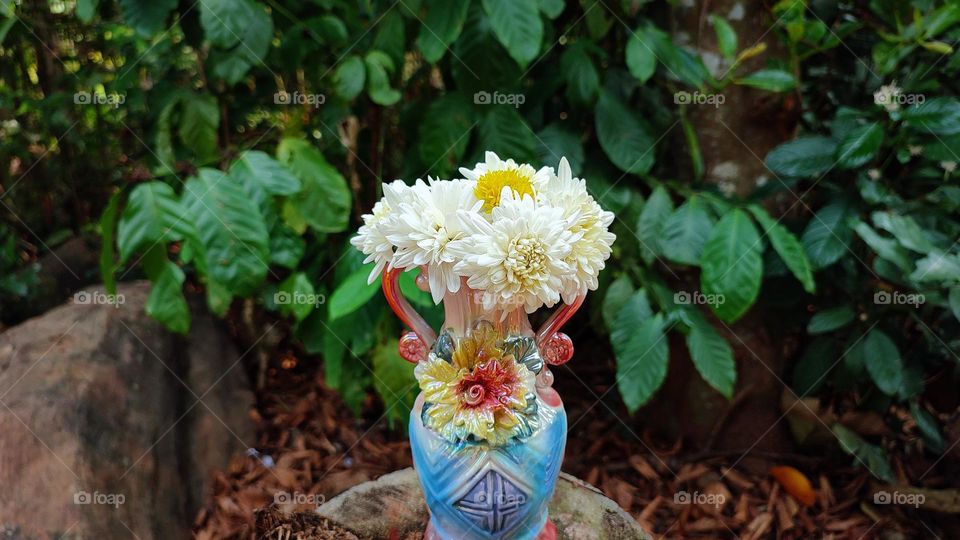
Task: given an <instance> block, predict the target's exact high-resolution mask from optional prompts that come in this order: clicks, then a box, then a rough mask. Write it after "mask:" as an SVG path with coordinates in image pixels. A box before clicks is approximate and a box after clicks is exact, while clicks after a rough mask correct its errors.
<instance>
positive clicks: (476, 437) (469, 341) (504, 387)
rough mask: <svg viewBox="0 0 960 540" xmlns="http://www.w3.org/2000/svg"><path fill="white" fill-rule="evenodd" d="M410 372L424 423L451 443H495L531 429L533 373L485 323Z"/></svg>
mask: <svg viewBox="0 0 960 540" xmlns="http://www.w3.org/2000/svg"><path fill="white" fill-rule="evenodd" d="M415 374H416V377H417V381H419V383H420V389H421V390H422V391H423V399H424V407H423V423H424V425H426V426H427V427H429V428H431V429H433V430H435V431H436V432H437V433H439V434H440V436H442V437H443V438H444V439H446V440H448V441H450V442H452V443H457V444H459V443H486V444H489V445H493V446H500V445H503V444H506V443H508V442H509V441H510V440H511V439H515V438H516V439H520V438H523V437H525V436H528V435H530V433H532V432H533V430H534V429H535V428H536V423H537V402H536V393H535V383H536V375H535V374H534V372H533V371H531V370H530V369H529V368H528V367H527V366H525V365H524V364H521V363H520V362H519V361H518V360H517V358H515V357H514V355H513V354H512V353H509V352H506V351H505V350H504V348H503V344H502V343H498V335H497V333H496V332H495V331H494V330H493V328H492V327H491V326H490V325H489V323H487V324H486V325H483V324H481V325H480V326H479V327H478V328H477V329H475V330H474V331H473V332H472V333H471V335H470V336H468V337H463V338H461V339H460V340H459V342H458V343H457V345H456V348H455V349H454V350H453V354H452V355H451V356H450V358H444V357H442V356H440V355H438V354H436V353H431V354H430V356H429V358H428V359H427V360H426V361H425V362H421V363H420V364H418V365H417V368H416V371H415Z"/></svg>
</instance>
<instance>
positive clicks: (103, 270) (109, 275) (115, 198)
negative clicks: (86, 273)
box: [99, 191, 123, 295]
mask: <svg viewBox="0 0 960 540" xmlns="http://www.w3.org/2000/svg"><path fill="white" fill-rule="evenodd" d="M122 194H123V192H121V191H118V192H116V193H114V194H113V195H112V196H111V197H110V201H109V202H108V203H107V207H106V208H105V209H104V211H103V214H101V215H100V223H99V225H100V239H101V247H100V279H101V280H103V287H104V289H106V291H107V294H113V295H115V294H117V279H116V276H115V275H114V271H115V270H116V263H114V262H113V259H114V253H115V248H114V240H115V238H116V232H117V216H118V214H119V209H120V198H121V196H122Z"/></svg>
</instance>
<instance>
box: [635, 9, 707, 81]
mask: <svg viewBox="0 0 960 540" xmlns="http://www.w3.org/2000/svg"><path fill="white" fill-rule="evenodd" d="M636 35H637V36H642V37H640V39H641V40H642V41H643V43H644V44H647V45H650V46H651V48H652V49H653V52H654V53H655V56H656V58H657V59H658V60H659V61H660V62H661V63H662V64H663V66H664V67H665V68H666V71H667V76H669V77H670V78H671V79H674V80H677V81H680V82H682V83H684V84H688V85H690V86H694V87H697V88H701V87H702V86H703V84H704V82H705V81H706V80H707V79H709V78H710V74H709V73H708V72H707V68H706V67H705V66H704V64H703V60H701V59H700V56H699V55H696V54H694V53H691V52H690V51H688V50H686V49H684V48H683V47H679V46H678V45H677V44H675V43H674V42H673V38H672V37H671V36H670V34H668V33H666V32H664V31H663V30H660V29H659V28H656V27H654V26H652V25H649V24H647V25H644V26H643V27H641V28H639V29H637V31H636ZM628 46H629V44H628ZM642 46H643V45H642V44H641V47H642Z"/></svg>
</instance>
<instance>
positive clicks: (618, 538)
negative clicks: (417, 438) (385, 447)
mask: <svg viewBox="0 0 960 540" xmlns="http://www.w3.org/2000/svg"><path fill="white" fill-rule="evenodd" d="M317 512H318V513H319V514H320V515H321V516H322V517H325V518H328V519H330V520H332V521H334V522H337V523H340V524H342V525H343V526H344V527H347V528H348V529H350V530H351V531H352V532H353V533H355V534H356V535H357V536H358V537H360V538H363V539H375V538H376V539H380V538H395V539H397V540H420V538H421V537H422V534H423V530H424V527H426V524H427V519H428V514H427V504H426V501H424V499H423V491H422V490H421V489H420V483H419V481H418V480H417V473H416V472H415V471H414V470H413V469H403V470H402V471H397V472H394V473H390V474H388V475H385V476H381V477H380V478H378V479H377V480H375V481H372V482H365V483H363V484H360V485H359V486H356V487H353V488H351V489H349V490H347V491H346V492H344V493H342V494H340V495H338V496H337V497H334V498H333V499H331V500H330V501H329V502H327V503H326V504H324V505H322V506H320V508H318V509H317ZM550 519H551V520H552V521H553V523H554V525H556V527H557V538H558V540H648V539H649V538H650V536H649V535H648V534H647V533H646V532H644V531H643V529H642V528H641V527H640V525H638V524H637V522H636V520H634V519H633V517H631V516H630V514H628V513H626V512H624V511H623V510H622V509H621V508H620V507H619V506H617V503H615V502H613V501H611V500H610V499H608V498H606V497H604V496H603V494H602V493H600V492H599V491H598V490H597V489H596V488H594V487H593V486H590V485H589V484H587V483H585V482H582V481H580V480H578V479H576V478H574V477H572V476H570V475H568V474H563V473H561V474H560V478H559V480H557V489H556V492H554V494H553V499H552V500H551V501H550Z"/></svg>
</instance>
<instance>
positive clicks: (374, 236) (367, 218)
mask: <svg viewBox="0 0 960 540" xmlns="http://www.w3.org/2000/svg"><path fill="white" fill-rule="evenodd" d="M413 195H414V193H413V190H412V189H411V188H410V186H408V185H406V184H404V183H403V181H402V180H394V181H393V182H391V183H389V184H384V186H383V198H382V199H380V200H379V201H377V204H375V205H374V206H373V211H372V212H371V213H370V214H364V215H363V216H362V217H363V225H361V226H360V229H359V230H358V231H357V235H356V236H354V237H353V238H351V239H350V243H351V244H353V246H354V247H355V248H357V249H359V250H360V251H362V252H363V253H364V254H365V255H366V256H367V258H366V259H364V260H363V262H364V264H366V263H369V262H375V263H376V264H375V265H374V267H373V270H372V271H371V272H370V277H368V278H367V283H373V282H374V281H376V279H377V276H379V275H380V272H382V271H383V267H384V266H386V265H387V264H390V263H391V262H392V260H393V248H394V246H393V244H391V243H390V241H389V240H388V239H387V237H386V235H385V234H384V232H383V226H384V224H385V223H386V222H389V221H390V219H391V218H392V216H393V211H394V209H395V208H399V207H400V206H401V205H402V204H403V203H404V202H405V201H407V200H408V199H410V198H412V197H413Z"/></svg>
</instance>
